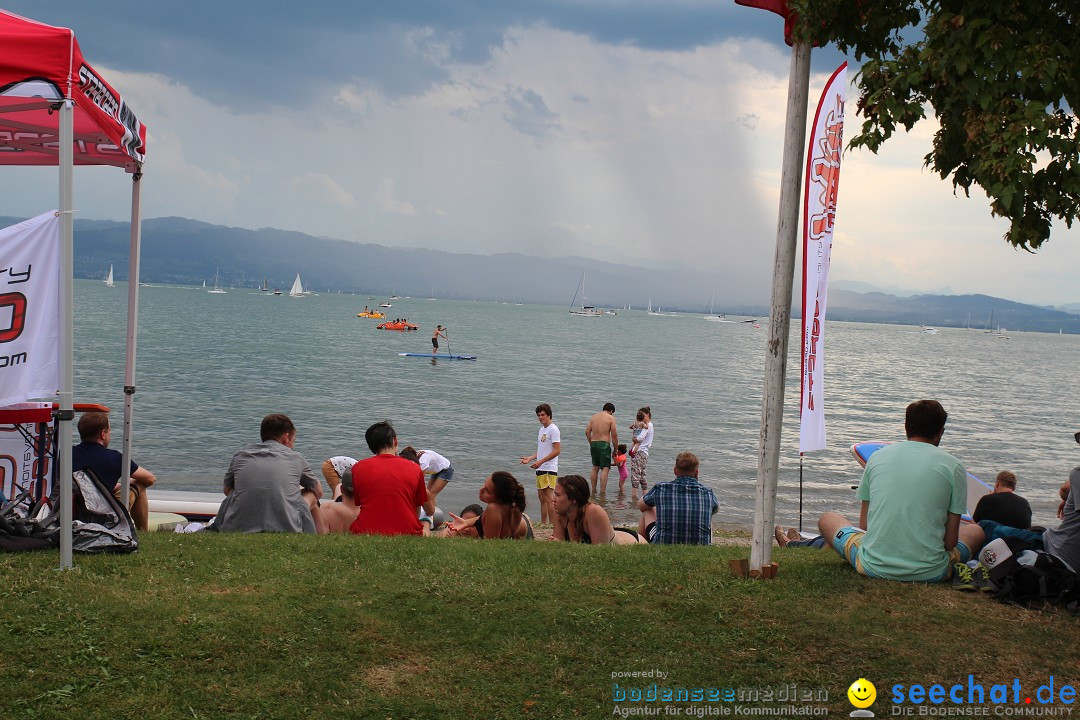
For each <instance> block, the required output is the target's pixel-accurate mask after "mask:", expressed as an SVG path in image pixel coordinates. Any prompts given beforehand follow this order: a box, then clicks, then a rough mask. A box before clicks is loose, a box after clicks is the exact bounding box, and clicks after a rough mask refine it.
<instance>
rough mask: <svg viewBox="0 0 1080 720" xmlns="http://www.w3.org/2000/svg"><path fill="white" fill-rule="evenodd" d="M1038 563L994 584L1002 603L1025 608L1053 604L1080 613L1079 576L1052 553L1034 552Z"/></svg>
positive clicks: (1019, 567)
mask: <svg viewBox="0 0 1080 720" xmlns="http://www.w3.org/2000/svg"><path fill="white" fill-rule="evenodd" d="M1032 552H1034V553H1035V562H1034V563H1032V564H1024V563H1017V565H1016V566H1015V567H1013V568H1012V570H1011V571H1010V572H1009V573H1008V574H1006V575H1004V576H1002V577H999V578H997V579H995V580H994V581H993V582H992V585H993V588H994V595H995V596H996V597H997V598H998V599H999V600H1001V601H1003V602H1009V603H1014V604H1017V605H1023V606H1025V607H1032V606H1038V605H1041V604H1042V603H1050V604H1053V605H1060V606H1063V607H1065V608H1066V609H1067V610H1069V611H1070V612H1072V613H1077V612H1078V610H1080V580H1078V579H1077V576H1076V573H1075V572H1073V571H1072V570H1070V569H1069V567H1068V566H1067V565H1066V564H1065V563H1064V562H1062V561H1061V560H1060V559H1059V558H1057V557H1056V556H1054V555H1051V554H1050V553H1046V552H1042V551H1032Z"/></svg>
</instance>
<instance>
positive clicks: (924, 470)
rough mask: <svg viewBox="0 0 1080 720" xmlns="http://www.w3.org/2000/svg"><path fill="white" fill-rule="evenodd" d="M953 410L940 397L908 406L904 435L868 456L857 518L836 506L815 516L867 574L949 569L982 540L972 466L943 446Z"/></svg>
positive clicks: (928, 578)
mask: <svg viewBox="0 0 1080 720" xmlns="http://www.w3.org/2000/svg"><path fill="white" fill-rule="evenodd" d="M947 418H948V413H946V412H945V409H944V408H943V407H942V406H941V403H939V402H937V401H936V400H918V401H916V402H913V403H911V404H910V405H908V407H907V412H906V414H905V418H904V430H905V433H906V434H907V442H902V443H896V444H894V445H887V446H885V447H883V448H881V449H880V450H878V451H877V452H875V453H874V454H873V455H871V456H870V459H869V460H868V461H867V463H866V470H865V471H864V472H863V477H862V482H861V483H860V484H859V491H858V492H857V493H856V495H855V497H856V498H857V499H858V500H861V501H862V509H861V511H860V512H859V525H858V527H854V526H852V524H851V521H850V520H848V519H847V518H845V517H844V516H843V515H840V514H838V513H831V512H830V513H825V514H824V515H822V516H821V518H820V519H819V520H818V529H819V530H820V532H821V534H822V535H823V536H824V537H826V538H829V539H830V541H831V542H832V545H833V548H834V549H835V550H836V551H837V552H838V553H840V555H841V556H843V557H844V558H845V559H846V560H848V562H850V563H851V564H852V566H853V567H854V568H855V569H856V570H858V571H859V572H860V573H862V574H863V575H866V576H868V577H874V578H885V579H888V580H902V581H907V582H938V581H941V580H947V579H949V578H950V577H952V569H953V565H954V564H955V563H958V562H961V563H962V562H967V561H968V560H970V559H971V558H972V557H973V555H974V553H975V552H976V551H978V550H979V548H980V547H981V546H982V543H983V533H982V530H980V529H979V526H978V525H975V524H972V523H965V524H964V525H963V526H961V523H960V516H961V515H963V514H964V513H965V512H966V511H967V471H966V470H965V469H964V466H963V464H962V463H961V462H960V461H959V460H957V459H956V458H954V457H953V456H952V455H950V454H949V453H947V452H945V451H944V450H941V449H940V448H938V443H940V442H941V435H942V433H944V432H945V421H946V419H947Z"/></svg>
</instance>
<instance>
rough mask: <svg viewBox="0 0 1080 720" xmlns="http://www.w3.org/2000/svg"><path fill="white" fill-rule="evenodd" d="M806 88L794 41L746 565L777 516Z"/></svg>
mask: <svg viewBox="0 0 1080 720" xmlns="http://www.w3.org/2000/svg"><path fill="white" fill-rule="evenodd" d="M809 94H810V43H808V42H805V41H795V42H794V43H793V45H792V48H791V70H790V74H789V76H788V101H787V122H786V126H785V131H784V161H783V169H782V171H781V176H780V209H779V213H778V218H777V223H776V254H775V260H774V263H773V281H772V309H771V313H770V316H769V340H768V345H767V346H766V354H765V387H764V390H763V392H762V401H761V437H760V442H759V445H758V473H757V491H756V493H755V496H754V534H753V541H752V544H751V546H750V570H751V571H754V570H759V569H760V568H761V567H763V566H765V565H768V564H769V562H770V561H771V558H772V541H773V526H774V524H775V520H776V481H777V476H778V474H779V462H780V431H781V427H782V425H783V415H784V375H785V372H786V369H787V348H788V337H789V334H790V329H791V295H792V291H791V285H792V281H793V279H794V277H795V249H796V241H797V238H798V228H799V190H800V187H801V185H802V182H801V181H802V173H803V146H804V145H805V144H806V113H807V100H808V98H809Z"/></svg>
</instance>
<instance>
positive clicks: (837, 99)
mask: <svg viewBox="0 0 1080 720" xmlns="http://www.w3.org/2000/svg"><path fill="white" fill-rule="evenodd" d="M846 91H847V63H844V64H842V65H841V66H840V67H838V68H837V69H836V72H834V73H833V74H832V77H831V78H829V82H828V83H826V84H825V89H824V90H823V91H822V93H821V100H820V101H818V108H817V113H816V114H815V115H814V125H813V128H812V129H811V134H810V147H809V151H808V152H807V157H806V183H805V187H806V197H805V200H804V203H803V303H802V338H803V344H802V392H801V394H800V398H801V406H800V411H799V452H800V453H805V452H810V451H811V450H821V449H823V448H824V447H825V385H824V369H825V309H826V306H827V300H828V289H829V260H830V258H831V256H832V238H833V222H834V220H835V218H836V193H837V189H838V187H839V185H840V157H841V153H842V151H843V148H844V97H845V94H846Z"/></svg>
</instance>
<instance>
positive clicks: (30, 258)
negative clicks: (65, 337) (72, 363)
mask: <svg viewBox="0 0 1080 720" xmlns="http://www.w3.org/2000/svg"><path fill="white" fill-rule="evenodd" d="M59 295H60V217H59V215H58V214H57V213H56V212H55V211H52V212H47V213H45V214H43V215H38V216H37V217H36V218H32V219H30V220H26V221H24V222H21V223H19V224H18V225H12V226H11V227H8V228H4V229H3V230H0V406H4V405H11V404H12V403H17V402H22V401H24V400H28V399H30V398H45V397H54V396H55V395H56V393H57V392H58V391H59V389H60V300H59Z"/></svg>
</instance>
